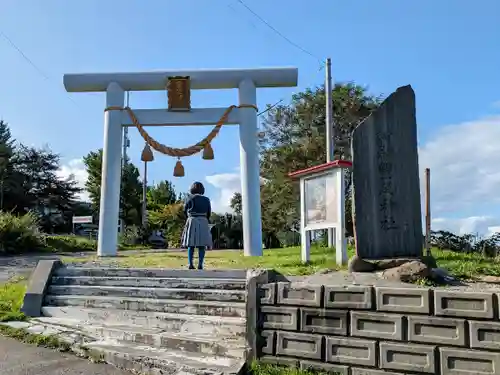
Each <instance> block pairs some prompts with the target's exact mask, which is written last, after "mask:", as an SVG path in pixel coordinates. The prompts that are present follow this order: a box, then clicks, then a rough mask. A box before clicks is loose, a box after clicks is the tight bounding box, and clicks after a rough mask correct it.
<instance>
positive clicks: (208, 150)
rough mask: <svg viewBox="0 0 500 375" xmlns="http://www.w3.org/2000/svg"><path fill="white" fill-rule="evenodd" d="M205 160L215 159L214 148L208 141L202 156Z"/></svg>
mask: <svg viewBox="0 0 500 375" xmlns="http://www.w3.org/2000/svg"><path fill="white" fill-rule="evenodd" d="M201 157H202V158H203V160H214V149H213V148H212V145H211V144H210V143H207V144H206V145H205V147H203V155H202V156H201Z"/></svg>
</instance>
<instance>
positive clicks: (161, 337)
mask: <svg viewBox="0 0 500 375" xmlns="http://www.w3.org/2000/svg"><path fill="white" fill-rule="evenodd" d="M34 321H35V322H36V323H38V324H40V325H42V326H44V327H46V329H48V328H52V329H54V330H63V331H73V332H76V333H78V334H80V335H82V336H84V337H87V338H89V337H90V338H92V339H91V341H108V342H114V343H120V344H123V345H130V346H133V347H134V346H137V345H147V346H151V347H156V348H170V349H173V350H180V351H186V352H194V353H201V354H206V355H218V356H225V357H230V358H241V359H242V358H244V356H245V348H246V343H245V338H244V337H228V336H219V337H218V336H214V335H212V334H210V333H209V332H204V333H203V332H198V331H191V332H181V333H174V332H167V331H165V330H163V329H160V328H156V329H146V328H144V327H139V326H125V325H117V324H111V325H103V324H88V323H85V322H82V321H78V320H75V319H56V318H43V317H42V318H35V319H34ZM87 340H88V339H87Z"/></svg>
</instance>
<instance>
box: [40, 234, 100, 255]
mask: <svg viewBox="0 0 500 375" xmlns="http://www.w3.org/2000/svg"><path fill="white" fill-rule="evenodd" d="M45 249H46V250H47V251H51V252H57V253H60V252H63V253H80V252H85V251H96V250H97V241H95V240H91V239H89V238H86V237H80V236H73V235H68V236H45Z"/></svg>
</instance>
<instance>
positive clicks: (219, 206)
mask: <svg viewBox="0 0 500 375" xmlns="http://www.w3.org/2000/svg"><path fill="white" fill-rule="evenodd" d="M235 171H236V172H233V173H219V174H214V175H211V176H206V177H205V180H206V181H207V182H208V183H209V184H211V185H213V186H214V187H215V188H217V189H218V190H219V191H218V192H217V196H216V197H215V199H213V200H212V210H213V211H214V212H218V213H224V212H233V209H232V208H231V198H232V197H233V195H234V193H241V177H240V176H241V175H240V168H239V167H237V168H235ZM265 182H266V179H265V178H264V177H260V183H261V184H263V183H265Z"/></svg>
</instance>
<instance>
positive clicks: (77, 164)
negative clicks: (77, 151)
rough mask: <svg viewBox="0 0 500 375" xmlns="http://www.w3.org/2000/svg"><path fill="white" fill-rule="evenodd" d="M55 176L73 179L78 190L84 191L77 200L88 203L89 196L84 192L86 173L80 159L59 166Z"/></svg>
mask: <svg viewBox="0 0 500 375" xmlns="http://www.w3.org/2000/svg"><path fill="white" fill-rule="evenodd" d="M57 175H58V176H59V177H60V178H68V177H73V179H74V180H75V181H76V182H77V185H78V187H79V188H82V189H84V190H83V191H82V192H81V193H80V194H79V198H80V199H81V200H84V201H89V200H90V199H89V195H88V193H87V191H86V190H85V181H87V171H86V169H85V165H84V164H83V161H82V160H81V159H73V160H70V161H69V162H68V163H67V164H64V165H62V166H61V168H60V169H59V170H58V171H57Z"/></svg>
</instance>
